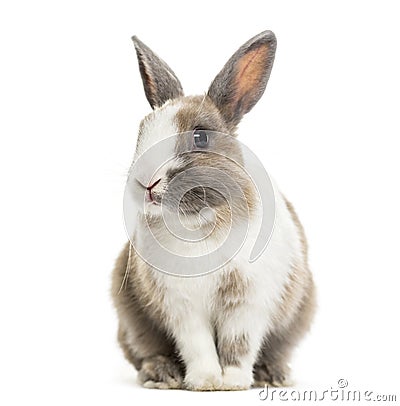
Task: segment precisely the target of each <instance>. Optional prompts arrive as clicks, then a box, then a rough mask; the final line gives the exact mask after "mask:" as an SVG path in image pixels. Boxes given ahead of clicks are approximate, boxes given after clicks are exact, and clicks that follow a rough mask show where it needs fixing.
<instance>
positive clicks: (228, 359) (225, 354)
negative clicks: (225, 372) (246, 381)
mask: <svg viewBox="0 0 400 406" xmlns="http://www.w3.org/2000/svg"><path fill="white" fill-rule="evenodd" d="M249 350H250V348H249V339H248V337H247V335H246V334H241V335H239V336H234V337H230V338H226V337H222V338H220V337H218V356H219V362H220V364H221V367H222V368H224V367H227V366H240V359H241V358H242V357H244V356H245V355H246V354H247V353H248V352H249Z"/></svg>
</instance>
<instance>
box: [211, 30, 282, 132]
mask: <svg viewBox="0 0 400 406" xmlns="http://www.w3.org/2000/svg"><path fill="white" fill-rule="evenodd" d="M275 49H276V38H275V35H274V34H273V32H271V31H264V32H262V33H260V34H258V35H256V36H255V37H253V38H251V39H250V40H249V41H247V42H246V43H245V44H244V45H242V46H241V47H240V48H239V49H238V50H237V51H236V52H235V53H234V54H233V55H232V57H231V58H230V59H229V61H228V62H227V63H226V65H225V66H224V67H223V69H222V70H221V72H220V73H219V74H218V75H217V77H216V78H215V79H214V81H213V82H212V83H211V86H210V88H209V89H208V95H209V96H210V98H211V100H212V101H213V102H214V104H215V105H216V106H217V108H218V109H219V111H220V113H221V115H222V116H223V117H224V119H225V121H226V123H227V124H228V125H229V126H231V127H235V126H236V125H237V124H238V123H239V121H240V120H241V118H242V117H243V115H244V114H246V113H248V112H249V111H250V110H251V109H252V108H253V106H254V105H255V104H256V103H257V102H258V100H259V99H260V97H261V96H262V95H263V93H264V90H265V87H266V86H267V82H268V78H269V75H270V73H271V69H272V64H273V63H274V57H275Z"/></svg>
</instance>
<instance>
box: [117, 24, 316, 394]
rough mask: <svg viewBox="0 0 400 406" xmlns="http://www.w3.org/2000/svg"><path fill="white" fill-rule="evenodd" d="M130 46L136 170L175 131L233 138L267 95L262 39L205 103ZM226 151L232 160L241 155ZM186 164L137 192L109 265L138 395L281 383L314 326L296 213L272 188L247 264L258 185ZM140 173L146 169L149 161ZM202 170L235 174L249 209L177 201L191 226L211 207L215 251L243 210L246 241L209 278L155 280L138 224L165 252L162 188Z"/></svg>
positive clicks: (185, 246)
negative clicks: (266, 236)
mask: <svg viewBox="0 0 400 406" xmlns="http://www.w3.org/2000/svg"><path fill="white" fill-rule="evenodd" d="M132 40H133V43H134V46H135V49H136V53H137V59H138V63H139V69H140V73H141V78H142V81H143V86H144V91H145V95H146V97H147V100H148V102H149V104H150V106H151V108H152V112H151V113H150V114H149V115H148V116H146V117H145V118H144V119H143V121H142V122H141V124H140V128H139V135H138V140H137V145H136V150H135V154H134V156H135V158H134V162H135V160H137V159H138V157H140V156H141V154H143V153H144V152H145V151H147V150H148V149H149V148H151V147H152V146H153V145H155V144H156V143H157V142H160V141H161V140H163V139H164V138H165V137H167V136H169V135H171V134H180V133H187V132H190V134H193V137H197V138H199V137H200V138H202V142H203V143H207V137H206V134H207V131H218V132H220V133H224V134H229V136H230V137H232V140H233V139H235V137H236V136H237V134H236V132H237V127H238V124H239V122H240V120H241V119H242V117H243V116H244V115H245V114H246V113H248V112H249V111H250V110H251V109H252V107H253V106H254V105H255V104H256V103H257V102H258V100H259V99H260V98H261V96H262V95H263V93H264V90H265V88H266V85H267V82H268V79H269V76H270V72H271V69H272V65H273V62H274V56H275V50H276V38H275V35H274V34H273V33H272V32H271V31H264V32H261V33H260V34H258V35H256V36H255V37H253V38H251V39H250V40H249V41H247V42H246V43H245V44H244V45H242V46H241V47H240V48H239V49H238V50H237V51H236V52H235V53H234V54H233V56H232V57H231V58H230V59H229V60H228V62H227V63H226V65H225V66H224V67H223V69H222V70H221V71H220V73H218V75H217V76H216V77H215V79H214V80H213V82H212V83H211V85H210V87H209V89H208V92H207V93H206V94H205V95H202V96H184V93H183V89H182V86H181V83H180V81H179V80H178V78H177V76H176V75H175V73H174V72H173V71H172V69H171V68H170V67H169V66H168V65H167V64H166V63H165V62H164V61H163V60H162V59H160V58H159V57H158V56H157V55H156V54H155V53H154V52H153V51H152V50H151V49H150V48H149V47H148V46H146V45H145V44H144V43H143V42H141V41H140V40H139V39H138V38H137V37H136V36H135V37H133V38H132ZM226 148H230V147H229V146H227V147H226ZM232 149H233V151H232V154H236V155H237V158H238V160H240V151H236V150H235V147H232ZM172 153H173V152H172ZM186 155H187V156H186V158H184V159H182V157H179V156H175V157H174V158H173V159H171V160H170V161H168V163H166V165H164V166H163V167H161V168H160V169H159V171H158V173H157V174H156V175H155V177H154V179H152V180H151V181H150V182H149V185H142V186H143V188H142V189H141V193H142V196H145V198H146V200H145V202H146V203H145V204H144V208H143V209H140V210H139V213H138V223H137V224H136V226H135V227H136V228H135V230H136V231H135V234H134V236H133V239H134V243H135V244H132V243H131V242H128V243H127V244H126V245H125V247H124V248H123V250H122V252H121V254H120V256H119V257H118V259H117V261H116V265H115V268H114V271H113V277H112V298H113V302H114V305H115V308H116V312H117V315H118V320H119V327H118V341H119V344H120V346H121V348H122V351H123V353H124V355H125V357H126V359H127V360H128V361H129V362H130V363H132V364H133V366H134V367H135V368H136V370H137V371H138V375H137V377H138V381H139V383H140V384H141V385H143V386H144V387H146V388H159V389H186V390H194V391H214V390H246V389H249V388H251V387H264V385H273V386H286V385H288V384H290V382H291V380H290V368H289V366H288V362H289V360H290V357H291V353H292V351H293V349H294V348H295V347H296V346H297V344H298V342H299V340H300V339H301V338H302V337H303V336H304V335H305V333H306V332H307V331H308V330H309V329H310V326H311V322H312V319H313V315H314V313H315V308H316V299H315V297H316V295H315V286H314V282H313V277H312V274H311V272H310V270H309V266H308V259H307V242H306V238H305V234H304V230H303V227H302V225H301V223H300V221H299V219H298V217H297V215H296V213H295V211H294V209H293V206H292V204H291V203H290V202H289V201H288V200H287V199H286V198H285V196H284V195H283V194H282V193H280V192H279V189H278V188H277V186H276V183H275V181H272V182H273V187H274V191H275V225H274V230H273V232H272V235H271V238H270V241H269V243H268V245H267V247H266V249H265V250H264V251H263V252H262V254H261V255H260V257H259V258H258V259H257V260H256V261H253V262H249V261H248V255H249V252H248V250H249V247H251V246H252V244H253V243H254V240H255V231H254V230H257V227H259V223H260V215H261V214H260V213H261V212H260V201H259V198H258V197H257V193H256V192H255V189H254V186H253V185H252V184H251V182H249V180H248V179H245V178H243V175H241V174H239V173H236V172H235V169H234V164H233V163H232V162H230V161H229V160H224V159H222V158H221V157H219V156H213V155H212V154H202V153H198V151H196V153H195V152H193V153H188V154H186ZM148 164H149V163H148ZM141 165H142V167H141V170H142V171H143V172H146V171H147V170H148V168H146V165H147V164H146V162H142V163H141ZM206 166H207V167H212V168H220V169H221V168H222V169H223V170H225V171H227V172H229V173H231V174H233V177H234V179H235V181H237V182H238V183H239V184H240V187H241V188H242V189H243V191H244V192H243V193H244V195H245V196H246V199H247V201H248V207H249V209H248V211H246V210H243V211H240V208H239V210H238V212H237V213H238V214H237V216H238V218H233V219H232V223H231V222H230V219H228V217H229V215H228V214H227V207H226V204H225V203H226V202H225V203H224V202H223V201H221V199H218V198H217V196H215V195H214V194H213V191H212V190H211V189H212V188H205V189H204V190H203V193H200V194H195V193H193V194H189V195H188V196H187V197H184V198H183V199H182V201H181V204H182V206H183V208H182V210H183V211H185V210H187V217H188V218H189V220H188V221H189V222H190V221H191V220H190V218H192V217H193V218H194V217H195V214H196V212H197V211H198V210H199V209H200V208H201V207H202V206H201V204H202V203H204V200H205V201H206V202H207V204H208V206H210V207H212V208H213V210H214V211H215V219H216V220H215V222H216V223H215V224H216V226H215V228H214V229H213V231H212V232H211V234H209V235H208V237H207V242H208V249H212V247H214V248H215V247H216V246H218V245H219V244H220V236H221V233H222V235H224V232H225V231H226V230H227V229H228V228H229V227H233V228H234V227H235V224H236V222H239V221H240V216H245V215H246V214H245V212H246V213H247V214H248V216H249V232H248V234H247V240H246V243H245V244H244V245H243V247H242V248H241V249H240V250H239V251H238V252H237V254H236V255H235V256H233V257H232V258H231V259H230V260H229V261H228V262H227V263H225V264H224V265H223V266H221V267H220V268H219V269H217V270H216V271H215V272H210V273H207V274H205V275H201V276H195V277H183V276H182V277H179V276H174V275H170V274H168V273H164V272H160V271H159V270H158V269H155V268H154V267H152V265H151V264H149V262H148V261H146V260H145V259H144V258H142V256H141V255H139V254H138V252H137V249H136V248H135V247H141V249H142V248H143V249H144V250H145V251H146V250H147V251H146V252H148V253H149V255H151V252H152V250H153V248H154V247H153V246H152V244H153V243H152V242H151V241H150V240H148V239H147V236H146V231H145V226H144V223H145V222H146V221H149V222H150V223H151V224H152V227H153V228H154V230H156V232H157V233H158V235H159V236H160V237H161V239H162V240H163V241H165V242H166V244H168V243H169V242H170V240H171V238H173V237H171V236H170V235H168V233H167V231H166V229H165V227H164V226H163V218H162V216H161V208H160V207H161V206H160V204H159V203H160V201H161V199H162V197H163V195H165V194H166V191H167V190H168V185H169V182H171V179H174V177H176V176H177V174H180V173H181V172H184V171H186V170H188V169H189V168H195V169H197V170H198V171H200V172H201V171H202V170H203V169H202V168H205V167H206ZM149 170H150V169H149ZM185 199H186V201H185ZM167 200H168V199H167ZM167 210H168V202H167ZM174 244H175V245H174ZM171 245H174V247H176V249H177V250H178V252H180V253H181V254H182V255H185V254H187V253H188V252H196V253H199V252H203V251H204V250H205V245H207V244H204V243H203V242H201V241H200V242H196V243H193V242H192V243H191V244H189V243H186V242H183V241H181V242H178V243H177V242H171ZM196 245H197V247H196ZM209 247H211V248H209ZM221 255H222V254H221Z"/></svg>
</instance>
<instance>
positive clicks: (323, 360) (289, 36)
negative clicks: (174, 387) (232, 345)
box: [0, 0, 400, 405]
mask: <svg viewBox="0 0 400 406" xmlns="http://www.w3.org/2000/svg"><path fill="white" fill-rule="evenodd" d="M396 3H397V2H396V1H392V2H390V1H375V2H370V1H365V0H364V1H351V2H350V1H337V0H336V1H292V2H287V1H285V2H284V1H275V2H269V1H265V0H264V1H259V2H256V1H251V0H243V1H240V2H234V1H224V2H217V1H205V0H202V1H199V0H198V1H196V2H181V3H178V2H175V1H171V0H167V1H159V2H155V1H151V2H150V1H149V2H147V1H143V2H140V3H139V2H134V1H108V2H105V1H100V0H97V1H72V0H71V1H65V2H61V1H47V2H46V1H13V2H11V1H9V2H5V1H4V2H2V3H1V5H0V46H1V48H0V51H1V54H0V58H1V61H0V70H1V75H0V115H1V120H0V136H1V147H0V176H1V189H0V190H1V211H0V233H1V234H0V236H1V256H0V261H1V264H0V272H1V273H0V279H1V280H0V312H1V332H0V340H1V344H0V370H1V377H0V403H1V404H3V405H22V404H25V405H31V404H38V405H53V404H57V405H64V404H77V405H85V404H114V405H141V404H149V402H150V404H153V403H154V404H155V403H156V402H160V403H162V404H169V403H174V404H180V403H187V404H188V403H192V402H196V401H202V402H208V403H210V402H212V400H216V399H217V398H218V399H217V400H218V401H219V402H230V404H242V403H243V402H246V404H259V403H260V401H259V400H258V391H256V390H252V391H248V392H241V393H190V392H177V391H167V392H166V391H154V390H145V389H142V388H140V387H138V386H137V384H136V383H135V379H134V371H133V368H131V367H130V366H129V365H128V364H127V362H126V361H125V360H124V359H123V357H122V354H121V352H120V350H119V349H118V347H117V344H116V339H115V334H116V325H117V324H116V317H115V313H114V310H113V308H112V304H111V300H110V295H109V285H110V274H111V269H112V267H113V263H114V259H115V258H116V256H117V254H118V252H119V250H120V249H121V247H122V245H123V243H124V242H125V240H126V237H125V233H124V227H123V222H122V194H123V188H124V182H125V177H126V174H127V170H128V168H129V165H130V161H131V159H132V156H133V150H134V145H135V138H136V131H137V126H138V123H139V120H140V119H141V118H142V117H143V116H144V115H145V114H146V113H148V112H149V111H150V107H149V106H148V104H147V101H146V99H145V97H144V93H143V90H142V84H141V79H140V76H139V72H138V69H137V61H136V56H135V53H134V48H133V44H132V43H131V40H130V37H131V35H133V34H136V35H138V36H139V38H141V39H142V40H143V41H144V42H145V43H147V44H148V45H149V46H150V47H152V48H153V49H154V50H155V51H156V52H157V53H158V54H159V55H160V56H161V57H162V58H164V59H165V60H166V61H167V62H168V63H169V64H170V65H171V67H172V68H173V69H174V70H175V72H176V73H177V75H178V76H179V77H180V79H181V81H182V84H183V86H184V88H185V90H186V93H187V94H191V93H203V92H204V91H205V90H206V89H207V87H208V85H209V83H210V82H211V80H212V79H213V77H214V76H215V75H216V74H217V73H218V71H219V70H220V69H221V68H222V66H223V64H224V63H225V61H226V60H227V59H228V58H229V57H230V55H231V54H232V53H233V52H234V51H235V50H236V49H237V48H238V47H239V46H240V45H241V44H242V43H243V42H245V41H246V40H247V39H249V38H250V37H252V36H253V35H255V34H257V33H258V32H260V31H263V30H265V29H271V30H273V31H274V32H275V33H276V35H277V37H278V51H277V55H276V61H275V66H274V69H273V73H272V75H271V79H270V82H269V85H268V89H267V91H266V93H265V95H264V97H263V99H262V100H261V102H260V103H259V104H258V105H257V106H256V107H255V108H254V110H253V111H252V112H251V113H250V114H248V115H247V116H246V117H245V119H244V120H243V122H242V125H241V128H240V134H241V137H240V139H241V141H243V142H245V143H246V144H247V145H248V146H250V147H251V148H252V149H253V150H254V151H256V152H257V153H258V155H259V157H260V158H261V160H262V161H263V162H264V164H265V166H266V168H267V170H268V171H269V172H270V174H271V175H272V176H273V177H274V178H275V179H276V180H277V182H278V184H279V185H280V187H281V189H282V191H283V192H284V193H285V194H286V195H287V197H288V198H289V199H290V200H291V201H292V202H293V203H294V205H295V207H296V209H297V211H298V213H299V216H300V218H301V220H302V222H303V224H304V226H305V229H306V232H307V235H308V239H309V244H310V262H311V266H312V270H313V272H314V274H315V279H316V284H317V287H318V292H319V311H318V316H317V318H316V320H315V323H314V326H313V329H312V331H311V333H310V334H309V335H308V337H307V339H306V340H304V341H303V343H302V345H301V346H300V347H299V350H298V352H297V353H296V357H295V359H294V361H293V368H294V376H295V378H296V380H297V383H298V386H299V387H305V388H309V389H312V388H322V389H329V388H330V387H331V386H332V387H333V388H335V387H336V382H337V380H338V379H339V378H345V379H347V380H348V381H349V385H350V387H351V388H352V389H369V390H372V391H375V392H377V393H396V390H397V389H398V387H399V385H398V377H399V373H398V364H399V341H400V334H399V316H398V310H399V296H400V295H399V283H398V282H399V277H398V274H399V272H400V266H399V265H400V255H399V230H400V216H399V207H400V193H399V171H400V164H399V142H398V140H399V137H400V131H399V130H400V124H399V121H400V120H399V102H400V100H399V98H400V96H399V94H400V80H399V72H400V59H399V40H400V24H399V10H398V9H397V4H396ZM398 396H399V394H398ZM2 398H3V399H2ZM398 398H399V397H398ZM276 403H278V402H276ZM336 403H337V402H336ZM224 404H225V403H224ZM226 404H228V403H226Z"/></svg>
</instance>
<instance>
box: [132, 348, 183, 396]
mask: <svg viewBox="0 0 400 406" xmlns="http://www.w3.org/2000/svg"><path fill="white" fill-rule="evenodd" d="M184 373H185V372H184V368H183V364H182V363H181V362H180V361H178V360H177V359H173V358H171V357H165V356H162V355H158V356H155V357H150V358H146V359H144V360H143V364H142V367H141V369H140V370H139V374H138V381H139V382H140V383H141V384H142V385H143V386H144V387H146V388H155V389H181V388H182V387H183V377H184Z"/></svg>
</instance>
